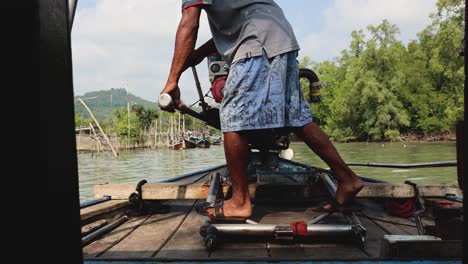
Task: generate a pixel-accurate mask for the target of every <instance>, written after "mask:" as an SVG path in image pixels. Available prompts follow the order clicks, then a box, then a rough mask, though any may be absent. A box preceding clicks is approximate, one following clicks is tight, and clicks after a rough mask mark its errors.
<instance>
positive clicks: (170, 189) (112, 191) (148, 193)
mask: <svg viewBox="0 0 468 264" xmlns="http://www.w3.org/2000/svg"><path fill="white" fill-rule="evenodd" d="M266 186H268V188H269V189H270V192H271V190H274V188H275V185H272V184H256V183H251V184H249V193H250V196H251V197H252V198H255V196H256V192H257V191H260V190H261V189H265V188H267V187H266ZM297 186H302V188H303V190H302V189H300V190H299V192H298V191H297V190H296V191H295V192H296V193H297V195H301V190H302V195H303V196H304V197H305V198H311V197H314V196H323V195H324V192H323V188H322V187H320V186H321V185H319V184H317V185H316V186H315V187H314V185H277V186H276V187H277V188H278V189H277V190H281V193H285V192H288V188H291V190H292V189H297V188H298V187H297ZM418 187H419V190H420V193H421V195H422V196H423V197H443V196H445V194H447V193H451V194H455V195H457V196H461V195H462V192H461V190H460V189H459V188H458V187H457V186H454V185H441V184H420V185H418ZM209 188H210V186H209V185H208V184H204V183H193V184H180V183H178V182H170V183H147V184H145V185H143V187H142V191H143V198H144V199H148V200H153V199H154V200H168V199H205V198H206V197H207V196H208V190H209ZM228 188H229V186H227V185H225V186H223V191H224V193H226V192H227V190H228ZM311 188H312V189H311ZM315 189H316V190H315ZM134 190H135V184H131V183H117V184H100V185H96V186H94V197H96V198H97V197H102V196H104V195H110V196H111V197H112V199H128V197H129V195H130V194H131V193H132V192H133V191H134ZM321 190H322V191H321ZM414 196H415V192H414V189H413V187H412V186H410V185H408V184H395V183H366V185H365V186H364V188H363V189H362V190H361V192H359V193H358V195H357V197H383V198H412V197H414Z"/></svg>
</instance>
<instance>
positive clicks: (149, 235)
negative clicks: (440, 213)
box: [82, 168, 461, 261]
mask: <svg viewBox="0 0 468 264" xmlns="http://www.w3.org/2000/svg"><path fill="white" fill-rule="evenodd" d="M220 170H223V168H221V169H220ZM206 175H208V174H206ZM206 177H207V176H205V177H200V175H194V176H193V177H189V178H186V179H183V181H181V182H183V183H184V184H192V183H197V182H201V181H203V180H205V179H206ZM122 201H124V200H120V202H116V201H113V200H111V201H107V202H104V203H102V204H98V205H94V206H92V207H89V208H85V209H82V216H83V214H84V213H86V215H87V216H89V215H93V210H94V209H95V210H103V209H102V208H104V207H105V205H106V204H108V205H109V206H113V207H121V206H122ZM202 201H203V200H193V199H184V200H181V199H176V200H168V201H165V204H168V205H170V206H171V210H170V212H169V213H165V214H152V215H143V216H138V215H132V213H131V210H130V211H128V208H127V211H125V212H124V211H121V212H120V214H114V216H113V217H114V219H115V218H117V217H119V215H122V214H123V213H125V214H126V215H128V216H129V220H128V221H126V222H125V223H123V224H122V225H120V226H119V227H117V228H116V229H114V230H113V231H111V232H109V233H107V234H105V235H103V236H102V237H100V238H98V239H96V240H94V241H93V242H91V243H89V244H87V245H85V246H84V247H83V255H84V259H85V260H87V261H100V260H102V261H111V260H113V261H118V260H120V261H121V260H126V261H143V260H145V261H194V260H195V261H254V260H257V261H280V260H289V261H296V260H297V261H298V260H321V261H324V260H328V261H338V260H340V261H341V260H347V261H349V260H356V261H357V260H385V259H388V258H387V257H382V256H381V244H382V238H383V236H384V235H417V234H418V231H417V228H416V224H415V222H414V220H413V219H405V218H399V217H393V216H389V215H388V214H386V213H385V211H384V206H383V199H379V198H358V202H359V203H360V204H361V205H363V206H364V208H365V209H364V211H362V212H360V213H358V214H357V216H358V218H359V220H360V221H361V223H362V224H363V225H364V227H365V228H366V230H367V235H366V237H365V243H364V246H363V247H360V246H359V245H358V244H353V243H349V242H336V241H334V242H330V241H329V242H326V241H322V242H294V243H290V244H285V243H276V242H274V241H258V240H257V241H248V240H242V241H235V240H230V241H224V242H223V243H221V244H220V245H219V246H218V247H217V248H216V250H214V251H212V252H209V251H207V249H206V248H205V245H204V238H203V237H202V236H201V235H200V234H199V229H200V227H201V225H202V216H200V215H199V214H197V213H196V212H195V209H194V208H195V205H196V204H197V203H198V202H202ZM112 203H113V204H112ZM124 203H125V201H124ZM117 205H118V206H117ZM311 206H313V204H294V203H293V204H255V205H254V215H253V216H252V218H251V219H252V220H254V221H257V222H259V223H262V224H289V223H292V222H297V221H302V220H304V221H306V222H307V221H309V220H311V219H312V218H314V217H315V216H317V215H319V214H320V213H317V212H313V211H312V210H311V209H310V207H311ZM93 208H94V209H93ZM119 210H122V208H120V209H119ZM93 221H95V220H93ZM88 222H90V221H88ZM320 223H330V224H332V223H333V224H346V223H347V222H346V220H345V218H344V217H343V216H342V215H341V214H339V213H336V214H333V215H331V216H329V217H328V218H326V219H325V220H324V221H322V222H320ZM424 224H425V225H427V226H434V221H433V219H431V218H428V217H425V218H424ZM459 242H460V243H455V246H454V250H455V251H456V252H455V253H454V252H451V253H450V254H449V255H450V256H451V257H450V258H451V259H453V256H454V255H455V256H458V255H457V254H458V253H457V252H459V251H460V250H461V246H460V245H461V241H459ZM457 250H458V251H457ZM442 251H443V250H442ZM459 256H460V258H461V253H460V255H459ZM442 257H443V256H442ZM455 259H457V258H455Z"/></svg>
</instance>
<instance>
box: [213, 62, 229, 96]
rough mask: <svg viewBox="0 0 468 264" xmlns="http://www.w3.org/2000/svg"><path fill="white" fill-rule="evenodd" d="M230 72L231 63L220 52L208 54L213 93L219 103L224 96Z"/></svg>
mask: <svg viewBox="0 0 468 264" xmlns="http://www.w3.org/2000/svg"><path fill="white" fill-rule="evenodd" d="M228 73H229V65H228V64H227V63H226V62H225V61H224V60H223V58H222V56H221V55H220V54H219V53H214V54H211V55H210V56H208V77H209V80H210V83H211V88H210V91H211V95H213V98H214V99H215V101H216V102H217V103H221V101H222V100H223V97H224V85H225V83H226V79H227V76H228Z"/></svg>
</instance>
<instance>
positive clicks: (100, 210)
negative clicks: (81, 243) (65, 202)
mask: <svg viewBox="0 0 468 264" xmlns="http://www.w3.org/2000/svg"><path fill="white" fill-rule="evenodd" d="M127 205H129V204H128V201H127V200H125V201H123V200H109V201H106V202H103V203H99V204H96V205H92V206H89V207H86V208H83V209H81V210H80V217H81V221H84V220H87V219H89V218H91V217H94V216H97V215H100V214H105V213H109V212H112V211H114V210H117V209H120V208H123V207H125V206H127Z"/></svg>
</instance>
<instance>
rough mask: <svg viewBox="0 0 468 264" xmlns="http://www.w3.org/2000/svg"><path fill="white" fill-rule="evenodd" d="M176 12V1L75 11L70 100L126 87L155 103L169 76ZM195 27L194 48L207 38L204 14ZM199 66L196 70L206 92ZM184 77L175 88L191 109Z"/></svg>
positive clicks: (133, 0) (121, 0)
mask: <svg viewBox="0 0 468 264" xmlns="http://www.w3.org/2000/svg"><path fill="white" fill-rule="evenodd" d="M180 8H181V1H180V0H167V1H155V0H154V1H149V0H99V1H97V2H96V6H95V7H84V8H79V9H78V10H77V13H76V16H75V22H74V25H73V31H72V51H73V73H74V86H75V94H77V95H80V94H83V93H85V92H88V91H96V90H106V89H110V88H111V87H125V86H126V84H127V83H128V89H129V91H130V92H131V93H133V94H135V95H138V96H140V97H143V98H145V99H147V100H152V101H156V98H157V96H158V95H159V93H160V91H161V89H162V88H163V87H164V85H165V83H166V80H167V76H168V74H169V69H170V66H171V60H172V55H173V49H174V42H175V33H176V30H177V26H178V23H179V20H180V18H181V11H180ZM201 21H202V23H201V26H200V31H199V37H198V42H199V43H197V46H198V45H201V43H203V42H204V41H206V40H208V39H209V38H210V36H211V35H210V33H209V27H208V24H207V22H206V21H207V19H206V17H205V14H202V18H201ZM203 66H205V64H202V65H200V66H198V67H197V69H198V68H200V70H199V71H200V73H199V75H200V76H199V77H200V82H201V83H202V85H203V84H204V85H203V86H204V87H206V88H207V87H208V84H209V82H208V76H207V75H208V73H207V71H206V70H203V69H201V68H206V67H203ZM187 73H189V74H191V71H188V72H187ZM187 73H184V75H183V77H182V79H181V83H180V86H181V89H182V99H183V100H185V101H187V102H190V103H191V102H193V100H194V98H196V94H197V93H196V90H195V89H194V87H195V86H194V82H193V77H191V76H189V77H191V78H187ZM204 75H206V77H205V76H204Z"/></svg>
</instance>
